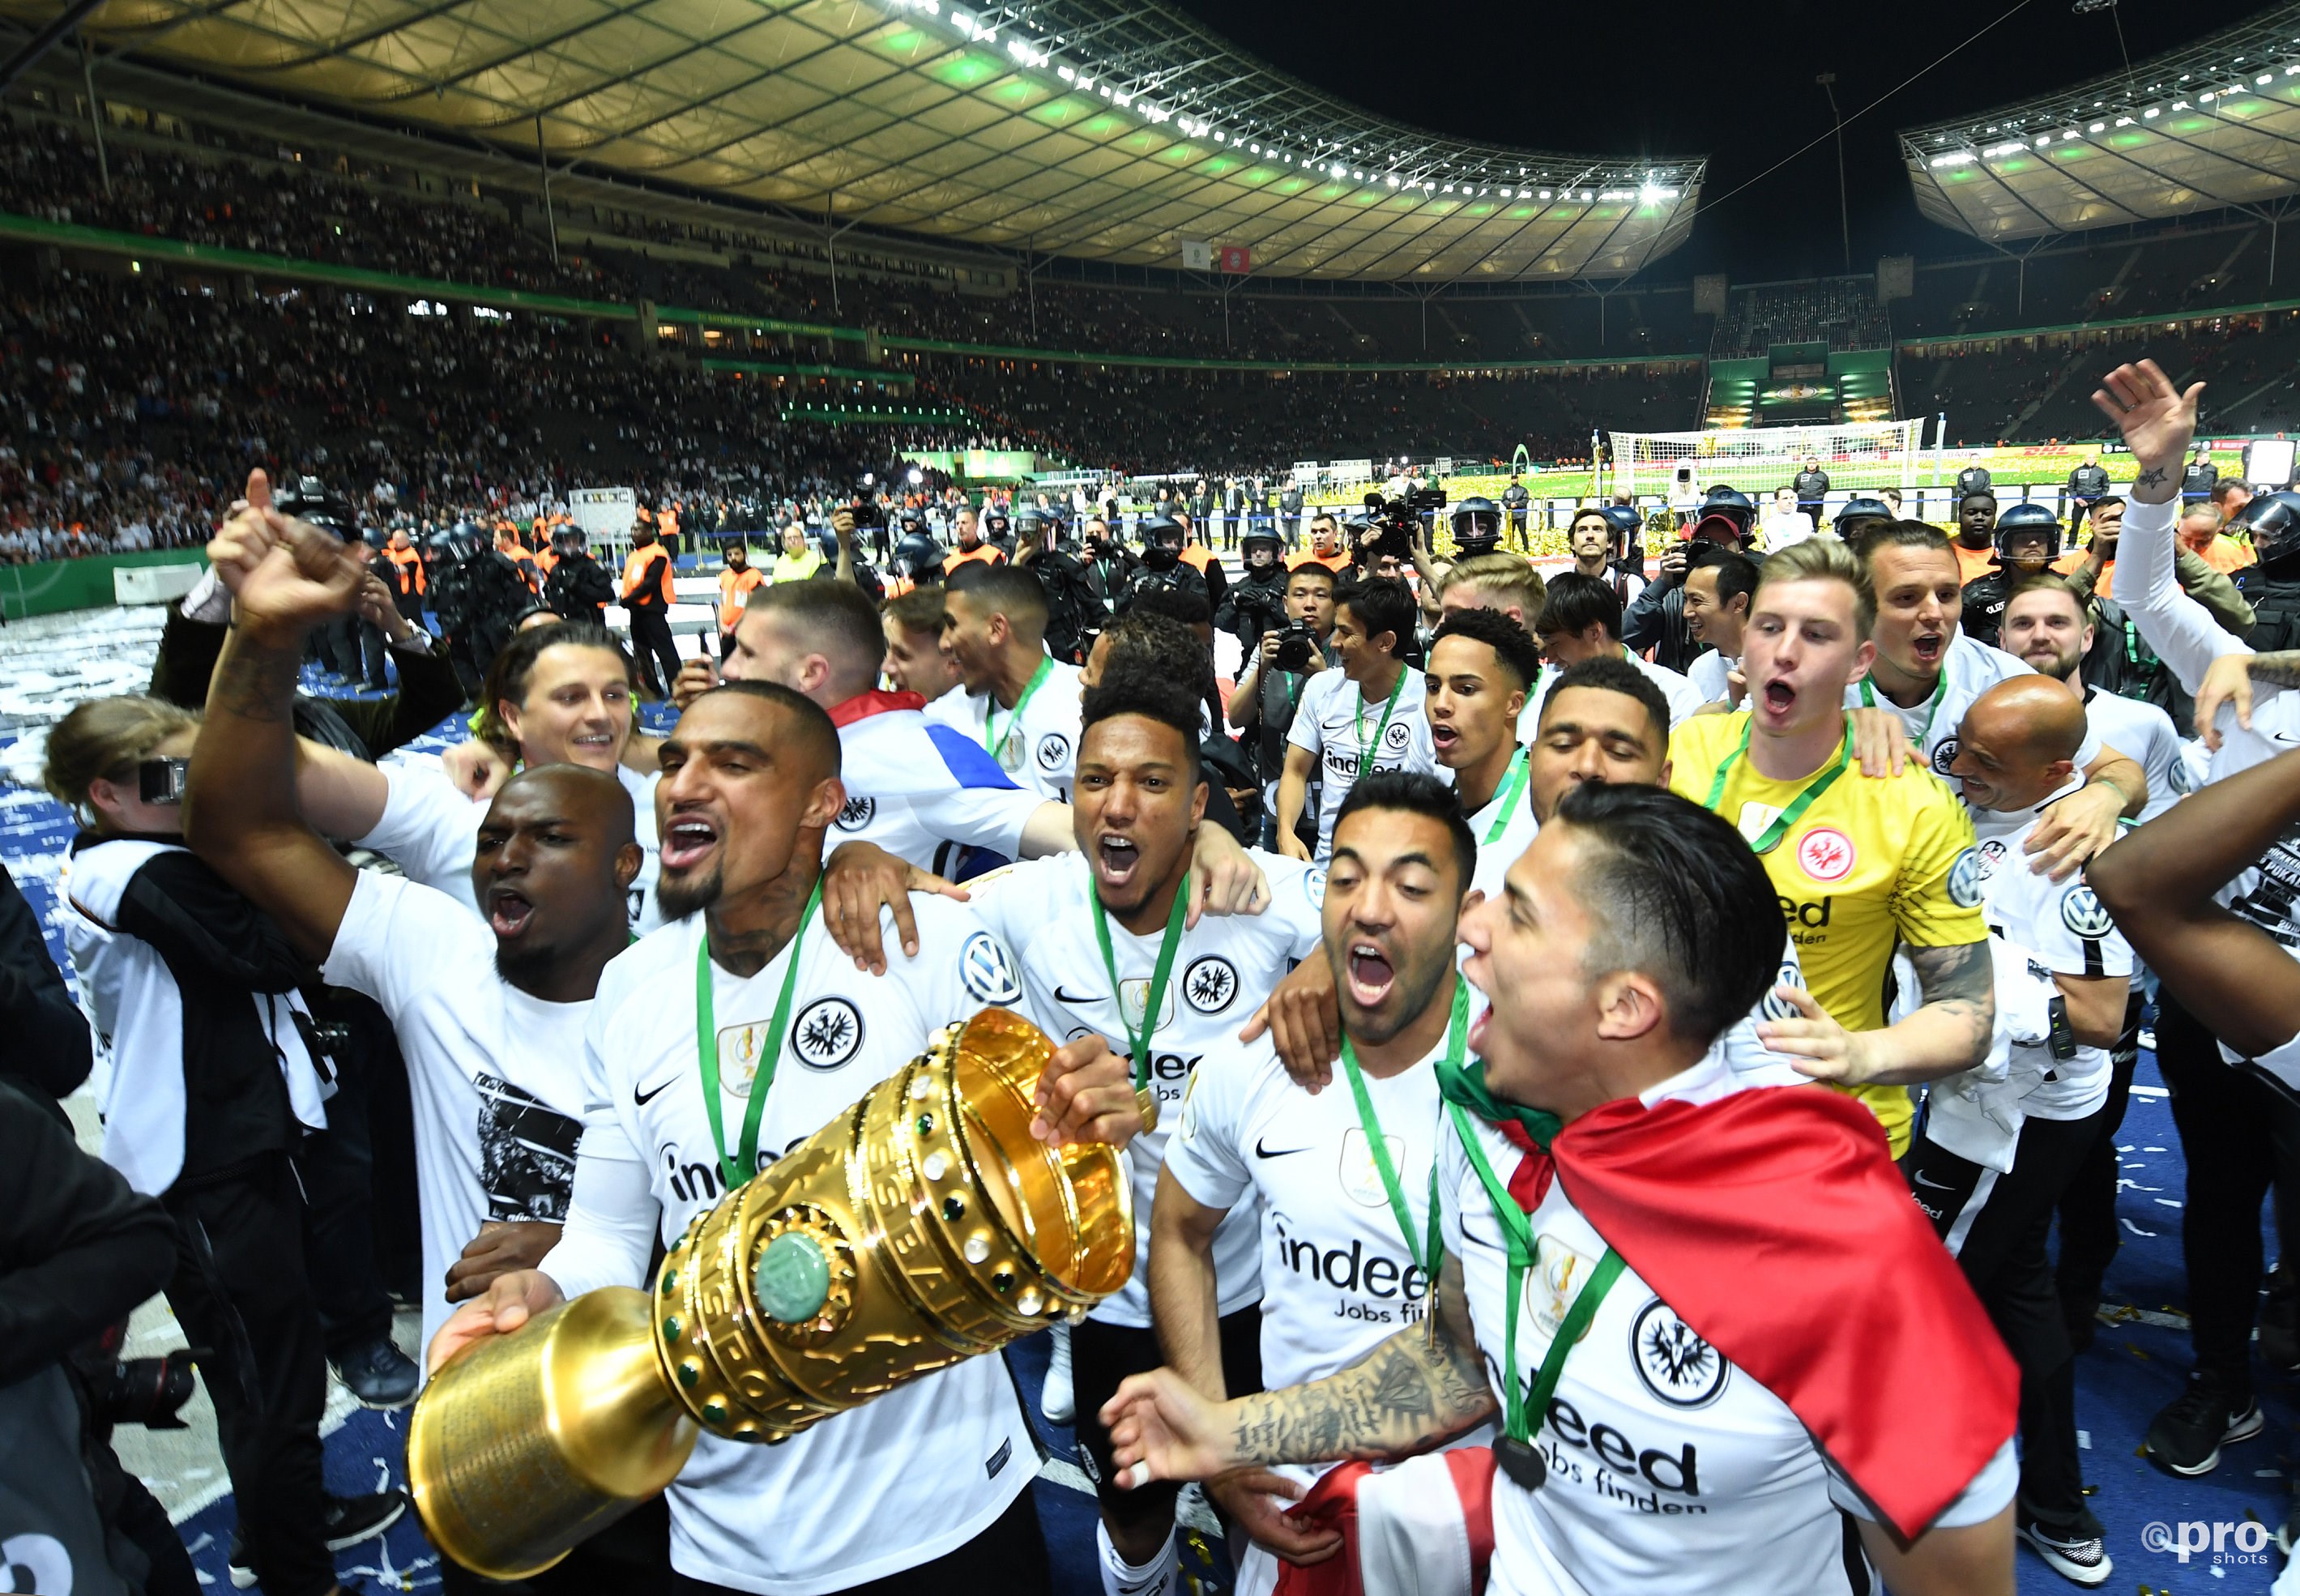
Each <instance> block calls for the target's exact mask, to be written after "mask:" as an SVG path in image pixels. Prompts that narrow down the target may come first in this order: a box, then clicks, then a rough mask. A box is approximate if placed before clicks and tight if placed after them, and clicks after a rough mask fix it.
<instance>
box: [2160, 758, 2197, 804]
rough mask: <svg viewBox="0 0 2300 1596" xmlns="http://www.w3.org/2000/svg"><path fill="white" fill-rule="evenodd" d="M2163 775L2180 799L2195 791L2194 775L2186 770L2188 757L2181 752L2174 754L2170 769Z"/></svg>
mask: <svg viewBox="0 0 2300 1596" xmlns="http://www.w3.org/2000/svg"><path fill="white" fill-rule="evenodd" d="M2164 775H2165V779H2166V780H2167V781H2168V782H2170V783H2171V788H2172V791H2173V792H2174V793H2175V794H2178V795H2179V796H2180V797H2182V798H2186V797H2187V796H2188V794H2191V793H2193V792H2195V791H2196V772H2195V771H2194V770H2191V769H2188V755H2187V754H2186V753H2185V752H2179V751H2175V752H2174V753H2173V755H2172V767H2171V769H2169V770H2167V771H2166V772H2165V773H2164Z"/></svg>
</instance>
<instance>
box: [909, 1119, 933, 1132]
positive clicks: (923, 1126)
mask: <svg viewBox="0 0 2300 1596" xmlns="http://www.w3.org/2000/svg"><path fill="white" fill-rule="evenodd" d="M912 1128H913V1129H914V1130H916V1131H917V1132H918V1133H919V1135H922V1136H931V1135H934V1116H933V1115H932V1114H921V1115H920V1116H919V1118H918V1123H917V1124H916V1125H915V1126H912Z"/></svg>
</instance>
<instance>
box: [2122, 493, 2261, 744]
mask: <svg viewBox="0 0 2300 1596" xmlns="http://www.w3.org/2000/svg"><path fill="white" fill-rule="evenodd" d="M2179 517H2180V505H2179V500H2177V499H2176V500H2174V501H2173V502H2172V503H2169V504H2145V503H2141V502H2140V501H2138V500H2137V499H2135V500H2132V501H2131V502H2129V503H2127V504H2126V505H2125V508H2124V526H2123V528H2122V529H2121V531H2120V532H2119V533H2118V535H2117V556H2118V557H2117V561H2116V563H2117V568H2118V569H2120V570H2129V571H2130V572H2132V574H2133V576H2134V577H2135V578H2137V580H2135V581H2132V582H2129V583H2127V582H2120V583H2118V584H2117V593H2116V602H2117V603H2119V604H2121V605H2122V606H2123V608H2124V612H2125V613H2126V614H2128V615H2129V616H2131V617H2132V624H2133V625H2135V626H2137V627H2138V628H2140V636H2142V637H2143V638H2145V639H2146V641H2147V644H2148V646H2149V647H2151V648H2153V649H2154V650H2155V651H2156V657H2157V658H2158V659H2160V660H2162V661H2164V663H2165V664H2167V665H2169V666H2171V668H2172V674H2173V676H2174V677H2177V678H2179V683H2180V686H2181V688H2182V689H2183V690H2184V691H2185V692H2187V693H2188V694H2191V695H2193V694H2195V693H2196V690H2197V689H2198V688H2199V687H2201V686H2204V672H2205V671H2206V670H2208V669H2211V668H2212V663H2213V661H2214V660H2217V659H2219V658H2220V657H2221V655H2222V654H2248V653H2251V652H2252V650H2251V649H2250V648H2249V647H2248V646H2246V644H2245V643H2244V642H2243V641H2242V640H2241V639H2239V638H2238V637H2235V636H2231V635H2230V634H2229V633H2228V632H2226V631H2224V630H2222V629H2221V624H2220V622H2218V621H2216V620H2214V619H2213V617H2212V612H2211V611H2208V610H2206V609H2205V608H2204V606H2203V605H2202V604H2200V603H2197V602H2196V600H2194V599H2192V598H2190V597H2189V596H2188V594H2185V593H2183V592H2181V591H2180V585H2179V581H2178V580H2177V579H2176V578H2174V576H2173V574H2172V544H2173V528H2175V527H2177V526H2178V525H2179ZM2128 590H2129V592H2128ZM2226 712H2227V713H2229V714H2233V713H2234V711H2226Z"/></svg>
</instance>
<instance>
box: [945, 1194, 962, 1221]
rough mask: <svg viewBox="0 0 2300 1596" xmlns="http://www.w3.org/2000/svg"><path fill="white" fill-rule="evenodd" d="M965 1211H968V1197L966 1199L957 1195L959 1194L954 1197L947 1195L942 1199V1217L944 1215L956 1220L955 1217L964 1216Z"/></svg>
mask: <svg viewBox="0 0 2300 1596" xmlns="http://www.w3.org/2000/svg"><path fill="white" fill-rule="evenodd" d="M965 1212H966V1199H965V1198H963V1197H957V1196H952V1197H946V1198H944V1199H943V1200H942V1217H943V1218H946V1219H951V1220H955V1219H958V1218H961V1217H963V1215H964V1214H965Z"/></svg>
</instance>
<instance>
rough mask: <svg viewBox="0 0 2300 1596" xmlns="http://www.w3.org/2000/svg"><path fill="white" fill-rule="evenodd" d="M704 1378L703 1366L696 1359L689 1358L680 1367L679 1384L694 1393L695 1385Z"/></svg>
mask: <svg viewBox="0 0 2300 1596" xmlns="http://www.w3.org/2000/svg"><path fill="white" fill-rule="evenodd" d="M702 1378H703V1366H702V1365H701V1364H699V1363H697V1362H696V1361H695V1359H692V1358H689V1359H687V1360H686V1361H685V1362H683V1363H681V1364H680V1365H679V1384H681V1385H684V1386H686V1387H687V1390H689V1391H693V1390H694V1389H695V1383H696V1381H698V1380H700V1379H702Z"/></svg>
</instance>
